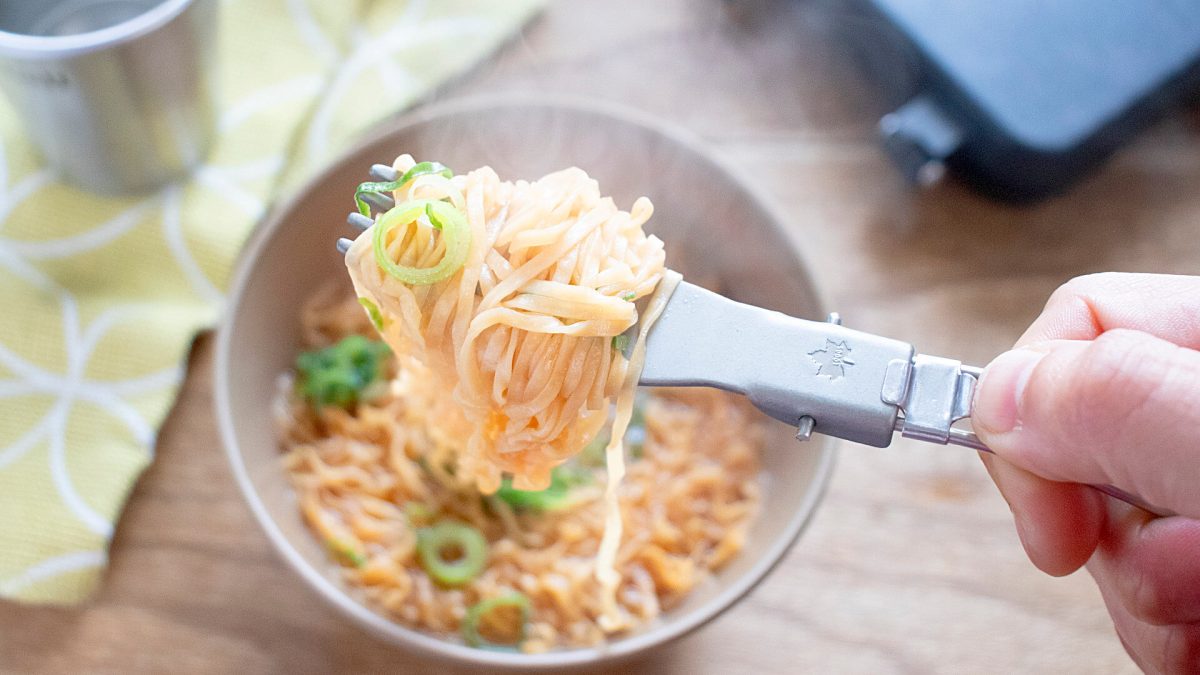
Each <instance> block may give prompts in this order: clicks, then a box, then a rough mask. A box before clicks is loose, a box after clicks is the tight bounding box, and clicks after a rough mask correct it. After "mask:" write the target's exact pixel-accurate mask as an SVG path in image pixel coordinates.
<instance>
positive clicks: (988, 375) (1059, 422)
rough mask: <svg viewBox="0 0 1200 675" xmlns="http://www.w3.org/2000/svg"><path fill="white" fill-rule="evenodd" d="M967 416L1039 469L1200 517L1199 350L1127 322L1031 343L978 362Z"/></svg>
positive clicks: (1016, 458) (997, 447)
mask: <svg viewBox="0 0 1200 675" xmlns="http://www.w3.org/2000/svg"><path fill="white" fill-rule="evenodd" d="M972 422H973V425H974V427H975V431H976V432H977V433H978V434H979V436H980V438H981V439H982V440H983V441H984V442H985V443H987V445H988V447H990V448H992V450H994V451H995V452H996V454H997V455H999V456H1000V457H1003V458H1004V459H1006V460H1008V461H1009V462H1011V463H1013V464H1015V465H1017V466H1019V467H1022V468H1024V469H1026V470H1028V471H1030V472H1032V473H1034V474H1036V475H1038V476H1041V477H1043V478H1046V479H1049V480H1051V481H1062V482H1073V483H1107V484H1112V485H1115V486H1117V487H1120V488H1122V489H1124V490H1127V491H1129V492H1132V493H1134V494H1137V495H1140V496H1141V497H1142V498H1143V499H1145V500H1147V501H1148V502H1150V503H1152V504H1156V505H1158V506H1161V507H1163V508H1167V509H1171V510H1173V511H1175V512H1176V513H1179V514H1180V515H1187V516H1192V517H1200V490H1197V489H1196V486H1197V485H1200V352H1197V351H1194V350H1190V349H1186V348H1183V347H1179V346H1176V345H1174V344H1171V343H1170V342H1167V341H1165V340H1161V339H1159V338H1156V337H1154V336H1152V335H1149V334H1147V333H1142V332H1139V331H1131V330H1112V331H1108V332H1106V333H1103V334H1101V335H1100V336H1099V337H1097V338H1096V339H1095V340H1091V341H1078V340H1055V341H1050V342H1042V343H1036V344H1032V345H1027V346H1025V347H1023V348H1021V349H1016V350H1013V351H1010V352H1007V353H1005V354H1002V355H1001V356H1000V357H998V358H997V359H996V360H995V361H993V362H992V363H991V365H989V366H988V367H987V369H986V370H985V371H984V375H983V378H982V380H981V381H980V383H979V388H978V393H977V395H976V402H975V411H974V413H973V416H972Z"/></svg>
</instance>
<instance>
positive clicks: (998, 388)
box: [971, 349, 1046, 434]
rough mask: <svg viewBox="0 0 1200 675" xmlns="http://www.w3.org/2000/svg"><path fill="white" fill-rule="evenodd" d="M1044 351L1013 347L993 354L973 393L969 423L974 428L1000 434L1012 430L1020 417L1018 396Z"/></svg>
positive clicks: (1023, 391)
mask: <svg viewBox="0 0 1200 675" xmlns="http://www.w3.org/2000/svg"><path fill="white" fill-rule="evenodd" d="M1045 355H1046V354H1045V353H1044V352H1040V351H1034V350H1032V349H1014V350H1012V351H1010V352H1005V353H1003V354H1001V355H1000V356H998V357H996V360H995V361H992V362H991V364H990V365H988V367H987V368H986V369H985V370H984V371H983V377H982V378H981V379H980V380H979V387H978V389H977V390H976V393H975V411H974V413H972V415H971V422H972V424H973V425H974V426H975V427H976V428H982V429H983V430H984V431H990V432H991V433H994V434H1002V433H1004V432H1006V431H1012V430H1013V429H1014V428H1016V427H1017V425H1018V423H1019V422H1020V420H1019V419H1018V414H1017V411H1018V410H1019V409H1020V402H1021V396H1022V395H1024V393H1025V385H1026V384H1028V383H1029V376H1030V374H1032V373H1033V369H1034V367H1035V366H1037V364H1038V362H1039V361H1041V360H1042V357H1044V356H1045Z"/></svg>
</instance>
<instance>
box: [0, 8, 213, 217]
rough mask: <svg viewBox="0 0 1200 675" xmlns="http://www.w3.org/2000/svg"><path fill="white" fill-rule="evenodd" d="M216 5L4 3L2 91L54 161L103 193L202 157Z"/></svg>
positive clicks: (144, 182)
mask: <svg viewBox="0 0 1200 675" xmlns="http://www.w3.org/2000/svg"><path fill="white" fill-rule="evenodd" d="M216 12H217V7H216V0H0V87H3V89H4V92H5V93H6V94H7V95H8V99H9V100H10V101H11V103H12V104H13V106H14V107H15V108H16V110H17V112H18V114H19V115H20V116H21V118H22V120H23V122H24V124H25V128H26V129H27V130H28V132H29V135H30V136H31V137H32V139H33V141H34V142H35V143H36V144H37V145H38V147H39V148H40V149H41V151H42V153H43V155H44V156H45V159H46V162H47V164H48V165H49V166H50V167H52V168H53V169H54V170H56V171H57V172H58V173H59V174H60V175H61V176H62V177H63V178H65V179H66V180H68V181H70V182H72V183H75V184H76V185H79V186H81V187H84V188H87V189H90V190H94V191H97V192H103V193H110V194H112V193H124V192H136V191H143V190H148V189H150V188H153V187H155V186H157V185H160V184H162V183H164V182H166V181H168V180H171V179H172V178H176V177H178V176H180V175H182V174H184V173H186V172H187V171H188V170H189V169H190V168H191V167H193V166H195V165H196V164H197V163H198V162H200V161H201V160H202V159H203V158H204V156H205V155H206V153H207V152H208V149H209V146H210V145H211V142H212V137H213V131H214V116H215V111H214V104H213V93H214V92H213V90H214V87H213V82H212V76H213V68H212V61H213V55H214V54H213V52H214V49H213V48H214V44H213V43H214V39H215V33H216Z"/></svg>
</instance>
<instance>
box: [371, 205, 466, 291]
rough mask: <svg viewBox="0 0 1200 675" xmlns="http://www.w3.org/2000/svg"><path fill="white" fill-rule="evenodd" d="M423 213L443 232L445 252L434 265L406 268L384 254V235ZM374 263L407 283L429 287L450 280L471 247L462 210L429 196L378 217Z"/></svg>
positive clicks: (385, 239) (464, 260)
mask: <svg viewBox="0 0 1200 675" xmlns="http://www.w3.org/2000/svg"><path fill="white" fill-rule="evenodd" d="M422 215H427V216H429V222H430V224H432V225H433V226H434V227H435V228H437V229H439V230H441V231H442V239H443V240H444V242H445V246H446V254H445V255H444V256H442V259H441V260H440V261H438V263H437V264H436V265H434V266H433V267H407V266H405V265H399V264H397V263H396V262H394V261H393V260H392V259H391V258H390V257H389V256H388V254H387V244H386V242H387V235H388V232H391V231H392V229H394V228H396V227H401V226H406V225H408V224H409V223H412V222H413V221H415V220H416V219H417V218H420V217H421V216H422ZM372 243H373V244H374V248H375V262H376V263H378V264H379V266H380V267H382V268H383V270H384V271H385V272H387V273H388V274H390V275H392V276H394V277H396V278H397V279H399V280H400V281H403V282H404V283H406V284H412V285H414V286H428V285H429V284H436V283H437V282H439V281H443V280H445V279H449V278H450V277H451V276H453V275H454V273H455V272H457V271H458V270H459V269H461V268H462V266H463V264H464V263H466V262H467V253H468V251H469V250H470V248H471V226H470V225H468V224H467V218H466V216H464V215H463V214H462V212H461V211H459V210H458V209H456V208H454V206H452V205H451V204H449V203H447V202H443V201H434V200H432V199H414V200H412V201H410V202H404V203H403V204H400V205H399V206H397V207H396V208H394V209H392V210H390V211H388V212H387V213H385V214H383V215H382V216H380V217H379V221H378V222H376V223H375V231H374V241H373V242H372Z"/></svg>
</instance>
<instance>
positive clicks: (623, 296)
mask: <svg viewBox="0 0 1200 675" xmlns="http://www.w3.org/2000/svg"><path fill="white" fill-rule="evenodd" d="M636 297H637V292H636V291H625V292H624V293H622V294H621V299H622V300H633V299H634V298H636Z"/></svg>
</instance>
